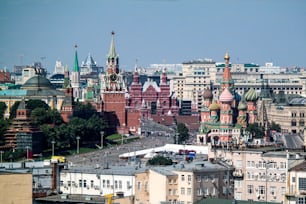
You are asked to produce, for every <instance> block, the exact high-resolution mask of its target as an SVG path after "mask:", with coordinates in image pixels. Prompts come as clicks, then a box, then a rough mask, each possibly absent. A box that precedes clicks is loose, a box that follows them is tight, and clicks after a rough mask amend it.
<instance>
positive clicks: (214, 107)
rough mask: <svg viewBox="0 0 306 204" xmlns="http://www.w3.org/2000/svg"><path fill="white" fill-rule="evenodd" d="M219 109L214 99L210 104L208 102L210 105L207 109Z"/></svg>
mask: <svg viewBox="0 0 306 204" xmlns="http://www.w3.org/2000/svg"><path fill="white" fill-rule="evenodd" d="M219 109H220V107H219V105H218V104H217V102H216V101H214V102H212V104H210V106H209V110H211V111H213V110H219Z"/></svg>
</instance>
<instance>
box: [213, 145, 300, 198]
mask: <svg viewBox="0 0 306 204" xmlns="http://www.w3.org/2000/svg"><path fill="white" fill-rule="evenodd" d="M304 154H305V153H303V155H302V154H297V153H289V152H285V151H275V148H272V149H270V151H269V150H268V149H267V148H266V149H256V148H254V149H240V150H230V149H215V148H211V149H210V151H209V153H208V157H209V158H214V159H221V160H224V161H227V162H229V163H230V164H232V165H233V166H234V167H235V171H234V172H233V177H234V194H235V195H234V198H235V199H236V200H249V201H262V202H284V200H285V195H286V192H287V190H288V189H287V185H288V184H287V180H288V178H289V177H288V174H287V172H288V169H290V168H292V167H294V166H296V165H298V164H299V163H301V162H303V161H304Z"/></svg>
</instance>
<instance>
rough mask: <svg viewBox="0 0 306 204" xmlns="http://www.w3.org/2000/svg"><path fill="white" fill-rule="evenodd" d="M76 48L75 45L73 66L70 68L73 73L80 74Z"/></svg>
mask: <svg viewBox="0 0 306 204" xmlns="http://www.w3.org/2000/svg"><path fill="white" fill-rule="evenodd" d="M77 47H78V46H77V45H76V46H75V54H74V64H73V68H72V71H73V72H80V67H79V60H78V52H77Z"/></svg>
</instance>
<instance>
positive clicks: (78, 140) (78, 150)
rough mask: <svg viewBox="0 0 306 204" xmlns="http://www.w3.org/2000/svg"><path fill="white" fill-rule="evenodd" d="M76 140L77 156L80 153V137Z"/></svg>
mask: <svg viewBox="0 0 306 204" xmlns="http://www.w3.org/2000/svg"><path fill="white" fill-rule="evenodd" d="M76 140H77V154H79V153H80V149H79V145H80V144H79V143H80V136H77V137H76Z"/></svg>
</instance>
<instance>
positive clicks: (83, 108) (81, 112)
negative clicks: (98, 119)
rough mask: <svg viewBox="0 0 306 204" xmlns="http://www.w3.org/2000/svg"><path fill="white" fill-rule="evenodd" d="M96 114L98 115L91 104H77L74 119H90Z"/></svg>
mask: <svg viewBox="0 0 306 204" xmlns="http://www.w3.org/2000/svg"><path fill="white" fill-rule="evenodd" d="M94 114H97V111H96V109H95V108H94V107H93V106H92V105H91V104H90V103H86V104H83V103H80V102H76V103H75V106H74V112H73V116H74V117H78V118H83V119H89V118H90V117H91V116H92V115H94Z"/></svg>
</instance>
